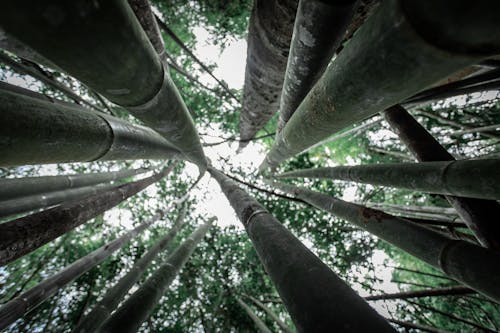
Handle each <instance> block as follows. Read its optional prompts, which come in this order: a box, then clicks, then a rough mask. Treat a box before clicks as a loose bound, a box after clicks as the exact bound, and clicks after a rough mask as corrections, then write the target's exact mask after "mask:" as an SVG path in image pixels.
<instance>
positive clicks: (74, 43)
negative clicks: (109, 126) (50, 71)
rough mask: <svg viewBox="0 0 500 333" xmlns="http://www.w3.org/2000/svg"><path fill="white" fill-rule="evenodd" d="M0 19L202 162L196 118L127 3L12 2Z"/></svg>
mask: <svg viewBox="0 0 500 333" xmlns="http://www.w3.org/2000/svg"><path fill="white" fill-rule="evenodd" d="M0 23H1V25H2V27H3V28H4V29H5V31H6V32H7V33H9V34H11V35H12V36H14V37H15V38H17V39H18V40H20V41H21V42H23V43H25V44H26V45H28V46H30V47H32V48H33V49H34V50H35V51H37V52H39V53H40V54H42V55H43V56H44V57H46V58H47V59H49V60H50V61H53V62H54V63H56V64H57V65H58V66H59V67H60V68H62V69H63V70H64V71H65V72H67V73H68V74H70V75H72V76H74V77H75V78H77V79H78V80H80V81H81V82H83V83H84V84H86V85H88V86H89V87H90V88H92V89H93V90H95V91H96V92H98V93H100V94H102V95H103V96H105V97H106V98H107V99H109V100H110V101H112V102H114V103H116V104H118V105H120V106H123V107H125V108H127V109H128V110H129V111H130V112H131V113H132V114H133V115H134V116H136V117H137V118H139V119H140V120H142V121H143V122H144V123H145V124H146V125H148V126H151V127H152V128H154V129H155V130H156V131H157V132H158V133H160V134H161V135H162V136H163V137H164V138H166V139H167V140H168V141H169V142H170V143H171V144H172V145H173V146H175V147H176V148H177V149H179V150H180V151H182V153H183V155H184V156H185V158H187V159H189V160H190V161H192V162H194V163H196V164H198V165H199V166H200V168H204V167H205V166H206V160H205V156H204V154H203V149H202V147H201V143H200V140H199V137H198V134H197V132H196V129H195V127H194V123H193V120H192V119H191V116H190V115H189V112H188V110H187V108H186V106H185V104H184V102H183V100H182V98H181V97H180V95H179V92H178V91H177V88H176V87H175V85H174V84H173V82H172V80H171V78H170V76H169V75H168V71H166V70H165V69H164V68H163V65H162V63H161V61H160V59H159V57H158V55H157V54H156V52H155V50H154V48H153V46H152V45H151V43H150V42H149V40H148V37H147V36H146V34H145V32H144V30H143V28H142V27H141V25H140V24H139V22H138V21H137V18H136V17H135V15H134V13H133V11H132V9H131V8H130V6H129V5H128V4H127V2H126V1H124V0H106V1H103V0H100V1H93V2H88V1H86V0H76V1H69V2H68V1H64V0H51V1H43V2H40V1H35V0H27V1H20V2H11V3H9V4H5V5H4V6H3V8H2V11H1V12H0ZM166 111H167V112H166Z"/></svg>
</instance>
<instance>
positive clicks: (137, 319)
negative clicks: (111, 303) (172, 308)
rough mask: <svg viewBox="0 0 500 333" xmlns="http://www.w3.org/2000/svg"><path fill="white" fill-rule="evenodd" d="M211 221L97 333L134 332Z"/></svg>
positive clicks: (202, 226) (184, 244) (195, 232)
mask: <svg viewBox="0 0 500 333" xmlns="http://www.w3.org/2000/svg"><path fill="white" fill-rule="evenodd" d="M213 220H214V219H213V218H211V219H209V220H208V222H207V223H205V224H202V225H201V226H199V227H198V228H197V229H196V230H195V231H194V232H193V233H192V234H191V235H190V236H189V237H188V238H187V239H186V240H185V241H184V242H183V243H182V244H181V245H180V246H179V247H178V248H177V249H176V250H175V251H174V252H173V253H172V254H171V255H170V256H169V257H168V258H167V260H166V261H165V263H163V264H162V265H161V266H160V267H159V268H158V269H157V270H156V271H155V272H154V273H153V275H151V277H149V278H148V279H147V280H146V282H144V284H142V285H141V286H140V287H139V289H137V291H136V292H134V293H133V294H132V295H131V296H130V297H129V298H128V299H127V300H126V301H125V302H124V303H123V304H122V305H121V306H120V307H119V308H118V310H116V311H115V312H114V313H113V315H112V316H111V317H110V318H109V319H108V320H107V321H106V322H105V323H104V325H103V326H102V327H101V329H100V330H99V331H98V332H102V333H104V332H131V333H132V332H137V330H138V329H139V327H140V326H141V324H142V323H143V322H144V320H146V319H147V317H148V316H149V314H150V313H151V311H153V309H154V307H155V306H156V304H157V303H158V302H159V301H160V298H161V297H162V296H163V294H164V292H165V290H166V289H167V288H168V286H169V285H170V283H172V281H173V280H174V279H175V277H176V276H177V274H178V273H179V271H180V270H181V268H182V267H183V266H184V264H185V263H186V262H187V261H188V260H189V257H190V256H191V254H192V253H193V251H194V250H195V248H196V246H197V245H198V243H199V242H200V241H201V240H202V239H203V237H204V236H205V234H206V233H207V231H208V229H209V228H210V226H211V224H212V222H213Z"/></svg>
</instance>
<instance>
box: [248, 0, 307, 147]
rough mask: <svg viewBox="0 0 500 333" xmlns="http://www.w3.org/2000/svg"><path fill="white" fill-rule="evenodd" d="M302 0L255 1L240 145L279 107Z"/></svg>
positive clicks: (250, 24) (249, 31)
mask: <svg viewBox="0 0 500 333" xmlns="http://www.w3.org/2000/svg"><path fill="white" fill-rule="evenodd" d="M298 2H299V1H298V0H256V1H254V4H253V8H252V13H251V14H250V22H249V24H248V38H247V39H248V48H247V61H246V67H245V83H244V86H243V102H242V109H241V112H240V139H241V141H240V143H239V147H240V148H243V147H245V146H246V145H247V144H248V142H249V140H250V139H252V138H253V137H254V136H255V134H256V133H257V132H258V131H259V130H260V129H262V128H263V127H264V126H265V125H266V123H267V122H268V121H269V119H271V118H272V116H273V115H274V114H275V113H276V112H277V111H278V109H279V103H280V95H281V90H282V87H283V80H284V78H285V71H286V64H287V57H288V52H289V49H290V43H291V40H292V35H293V24H294V20H295V15H296V12H297V6H298ZM277 17H279V18H280V19H279V20H277V19H276V18H277Z"/></svg>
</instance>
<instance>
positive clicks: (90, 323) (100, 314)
mask: <svg viewBox="0 0 500 333" xmlns="http://www.w3.org/2000/svg"><path fill="white" fill-rule="evenodd" d="M186 208H187V206H186V205H184V206H183V208H182V211H181V212H180V213H179V215H178V217H177V220H176V221H175V223H174V225H173V227H172V228H171V229H170V231H169V232H168V233H167V234H166V235H165V236H164V237H162V238H161V239H160V240H159V241H158V242H157V243H156V244H155V245H153V246H152V247H151V248H150V249H149V250H148V252H146V253H145V254H144V255H143V256H142V257H141V258H140V259H139V260H137V261H136V262H135V264H134V266H133V267H132V268H131V269H130V271H128V272H127V273H126V274H125V275H124V276H123V277H122V278H120V280H118V282H117V283H116V284H115V285H114V286H113V287H111V288H110V289H108V290H107V291H106V293H105V294H104V296H103V297H102V299H101V300H100V301H99V302H98V303H97V304H95V305H94V308H93V309H92V311H90V312H89V313H88V314H87V315H86V316H85V317H84V318H83V319H82V321H81V322H80V323H79V324H78V325H77V326H76V327H75V328H74V329H73V331H72V332H73V333H85V332H87V333H92V332H96V331H97V330H98V329H99V328H100V327H101V325H102V324H103V323H104V322H105V321H106V319H108V318H109V316H110V314H111V312H113V310H115V309H116V307H117V306H118V304H120V302H121V300H122V299H123V297H124V296H125V295H126V294H127V292H128V291H129V290H130V288H132V286H133V285H134V284H135V283H136V282H137V281H138V280H139V279H140V277H141V276H142V275H143V274H144V272H145V271H146V269H147V267H148V265H149V264H150V263H151V261H153V260H154V259H155V258H156V257H157V256H158V254H159V253H160V252H161V251H163V250H164V249H166V248H167V247H168V246H169V245H170V243H171V241H172V239H174V237H175V236H176V235H177V232H178V231H179V230H180V228H181V227H182V225H183V224H184V218H185V216H186Z"/></svg>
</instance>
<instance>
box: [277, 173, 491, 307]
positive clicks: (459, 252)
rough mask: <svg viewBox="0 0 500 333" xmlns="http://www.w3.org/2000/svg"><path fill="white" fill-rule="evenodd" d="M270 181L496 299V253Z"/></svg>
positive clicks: (327, 197)
mask: <svg viewBox="0 0 500 333" xmlns="http://www.w3.org/2000/svg"><path fill="white" fill-rule="evenodd" d="M271 183H272V186H274V187H276V188H279V189H281V190H282V191H285V192H287V193H289V194H293V195H294V196H295V197H296V198H299V199H302V200H304V201H305V202H307V203H309V204H311V205H313V206H314V207H316V208H318V209H321V210H324V211H327V212H329V213H332V214H333V215H335V216H337V217H339V218H341V219H345V220H346V221H349V222H351V223H353V224H355V225H356V226H358V227H360V228H362V229H364V230H366V231H368V232H370V233H372V234H374V235H375V236H377V237H379V238H381V239H383V240H385V241H386V242H388V243H391V244H392V245H394V246H396V247H398V248H400V249H402V250H404V251H406V252H408V253H409V254H411V255H413V256H415V257H417V258H419V259H420V260H422V261H424V262H426V263H428V264H429V265H431V266H433V267H435V268H437V269H439V270H441V271H442V272H444V273H445V274H446V275H448V276H449V277H451V278H453V279H455V280H457V281H460V282H462V283H463V284H465V285H467V286H469V287H471V288H472V289H474V290H477V291H478V292H480V293H482V294H484V295H486V296H488V297H490V298H492V299H494V300H496V301H497V302H498V301H500V265H498V264H497V263H498V262H500V253H498V252H496V251H494V250H489V249H485V248H483V247H480V246H476V245H473V244H471V243H469V242H466V241H461V240H454V239H450V238H448V237H446V236H444V235H442V234H440V233H437V232H435V231H433V230H430V229H428V228H425V227H422V226H420V225H417V224H415V223H410V222H409V221H407V220H405V219H402V218H398V217H396V216H392V215H389V214H386V213H384V212H382V211H380V210H375V209H371V208H368V207H364V206H360V205H356V204H352V203H349V202H346V201H343V200H340V199H336V198H333V197H331V196H329V195H326V194H322V193H319V192H314V191H310V190H308V189H305V188H301V187H295V186H291V185H288V184H283V183H277V182H271Z"/></svg>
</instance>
